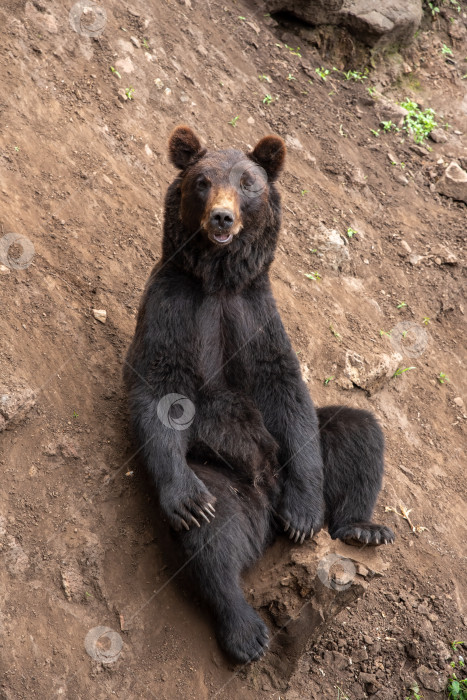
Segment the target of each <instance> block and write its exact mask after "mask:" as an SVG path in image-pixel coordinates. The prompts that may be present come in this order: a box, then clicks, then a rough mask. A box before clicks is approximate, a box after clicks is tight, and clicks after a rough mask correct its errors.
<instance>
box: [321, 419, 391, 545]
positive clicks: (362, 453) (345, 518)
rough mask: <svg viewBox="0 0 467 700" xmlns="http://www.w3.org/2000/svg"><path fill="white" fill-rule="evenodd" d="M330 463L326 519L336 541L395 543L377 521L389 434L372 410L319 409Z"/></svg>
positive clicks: (325, 460)
mask: <svg viewBox="0 0 467 700" xmlns="http://www.w3.org/2000/svg"><path fill="white" fill-rule="evenodd" d="M318 419H319V429H320V437H321V447H322V453H323V463H324V500H325V504H326V515H325V518H326V523H327V526H328V530H329V534H330V535H331V537H332V538H333V539H340V540H342V541H343V542H345V543H346V544H352V545H357V546H361V545H372V546H376V545H380V544H388V543H392V542H394V533H393V532H392V530H390V529H389V528H388V527H385V526H384V525H378V524H376V523H373V522H372V521H371V517H372V514H373V509H374V506H375V503H376V499H377V497H378V493H379V491H380V489H381V484H382V480H383V471H384V437H383V433H382V430H381V428H380V426H379V423H378V421H377V420H376V418H375V417H374V416H373V415H372V414H371V413H369V412H368V411H363V410H360V409H354V408H347V407H345V406H326V407H325V408H320V409H318Z"/></svg>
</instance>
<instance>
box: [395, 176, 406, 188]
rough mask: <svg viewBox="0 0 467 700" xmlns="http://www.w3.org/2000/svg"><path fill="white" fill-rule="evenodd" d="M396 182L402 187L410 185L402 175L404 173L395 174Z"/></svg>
mask: <svg viewBox="0 0 467 700" xmlns="http://www.w3.org/2000/svg"><path fill="white" fill-rule="evenodd" d="M394 180H395V181H396V182H398V183H399V184H400V185H404V186H406V185H408V184H409V181H408V180H407V178H406V177H405V175H402V173H395V174H394Z"/></svg>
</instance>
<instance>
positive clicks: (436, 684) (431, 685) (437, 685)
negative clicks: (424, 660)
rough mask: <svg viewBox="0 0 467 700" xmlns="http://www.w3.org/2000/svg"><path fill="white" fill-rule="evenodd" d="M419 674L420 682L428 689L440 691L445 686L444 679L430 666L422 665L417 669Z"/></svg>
mask: <svg viewBox="0 0 467 700" xmlns="http://www.w3.org/2000/svg"><path fill="white" fill-rule="evenodd" d="M417 676H418V679H419V681H420V683H421V684H422V685H423V687H424V688H426V689H427V690H434V691H435V692H437V693H440V692H441V691H442V690H443V688H444V682H443V679H442V678H440V676H439V674H438V673H436V671H434V670H433V669H431V668H428V667H427V666H420V667H419V668H418V669H417Z"/></svg>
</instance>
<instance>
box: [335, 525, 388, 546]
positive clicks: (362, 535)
mask: <svg viewBox="0 0 467 700" xmlns="http://www.w3.org/2000/svg"><path fill="white" fill-rule="evenodd" d="M330 534H331V537H332V539H333V540H336V539H339V540H342V542H345V544H349V545H352V546H354V547H361V546H362V545H367V546H369V547H378V546H380V545H382V544H393V542H394V540H395V535H394V533H393V531H392V530H391V529H390V528H388V527H386V526H385V525H378V524H377V523H369V522H368V523H366V522H365V523H350V524H349V525H343V526H342V527H340V528H338V529H337V530H335V531H333V532H332V533H330Z"/></svg>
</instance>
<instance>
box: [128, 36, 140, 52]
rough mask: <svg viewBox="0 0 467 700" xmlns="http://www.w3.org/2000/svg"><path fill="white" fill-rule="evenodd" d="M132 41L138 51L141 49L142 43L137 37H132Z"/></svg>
mask: <svg viewBox="0 0 467 700" xmlns="http://www.w3.org/2000/svg"><path fill="white" fill-rule="evenodd" d="M130 41H131V43H132V44H133V46H136V48H137V49H139V48H141V44H140V41H139V39H137V38H136V37H135V36H130Z"/></svg>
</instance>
